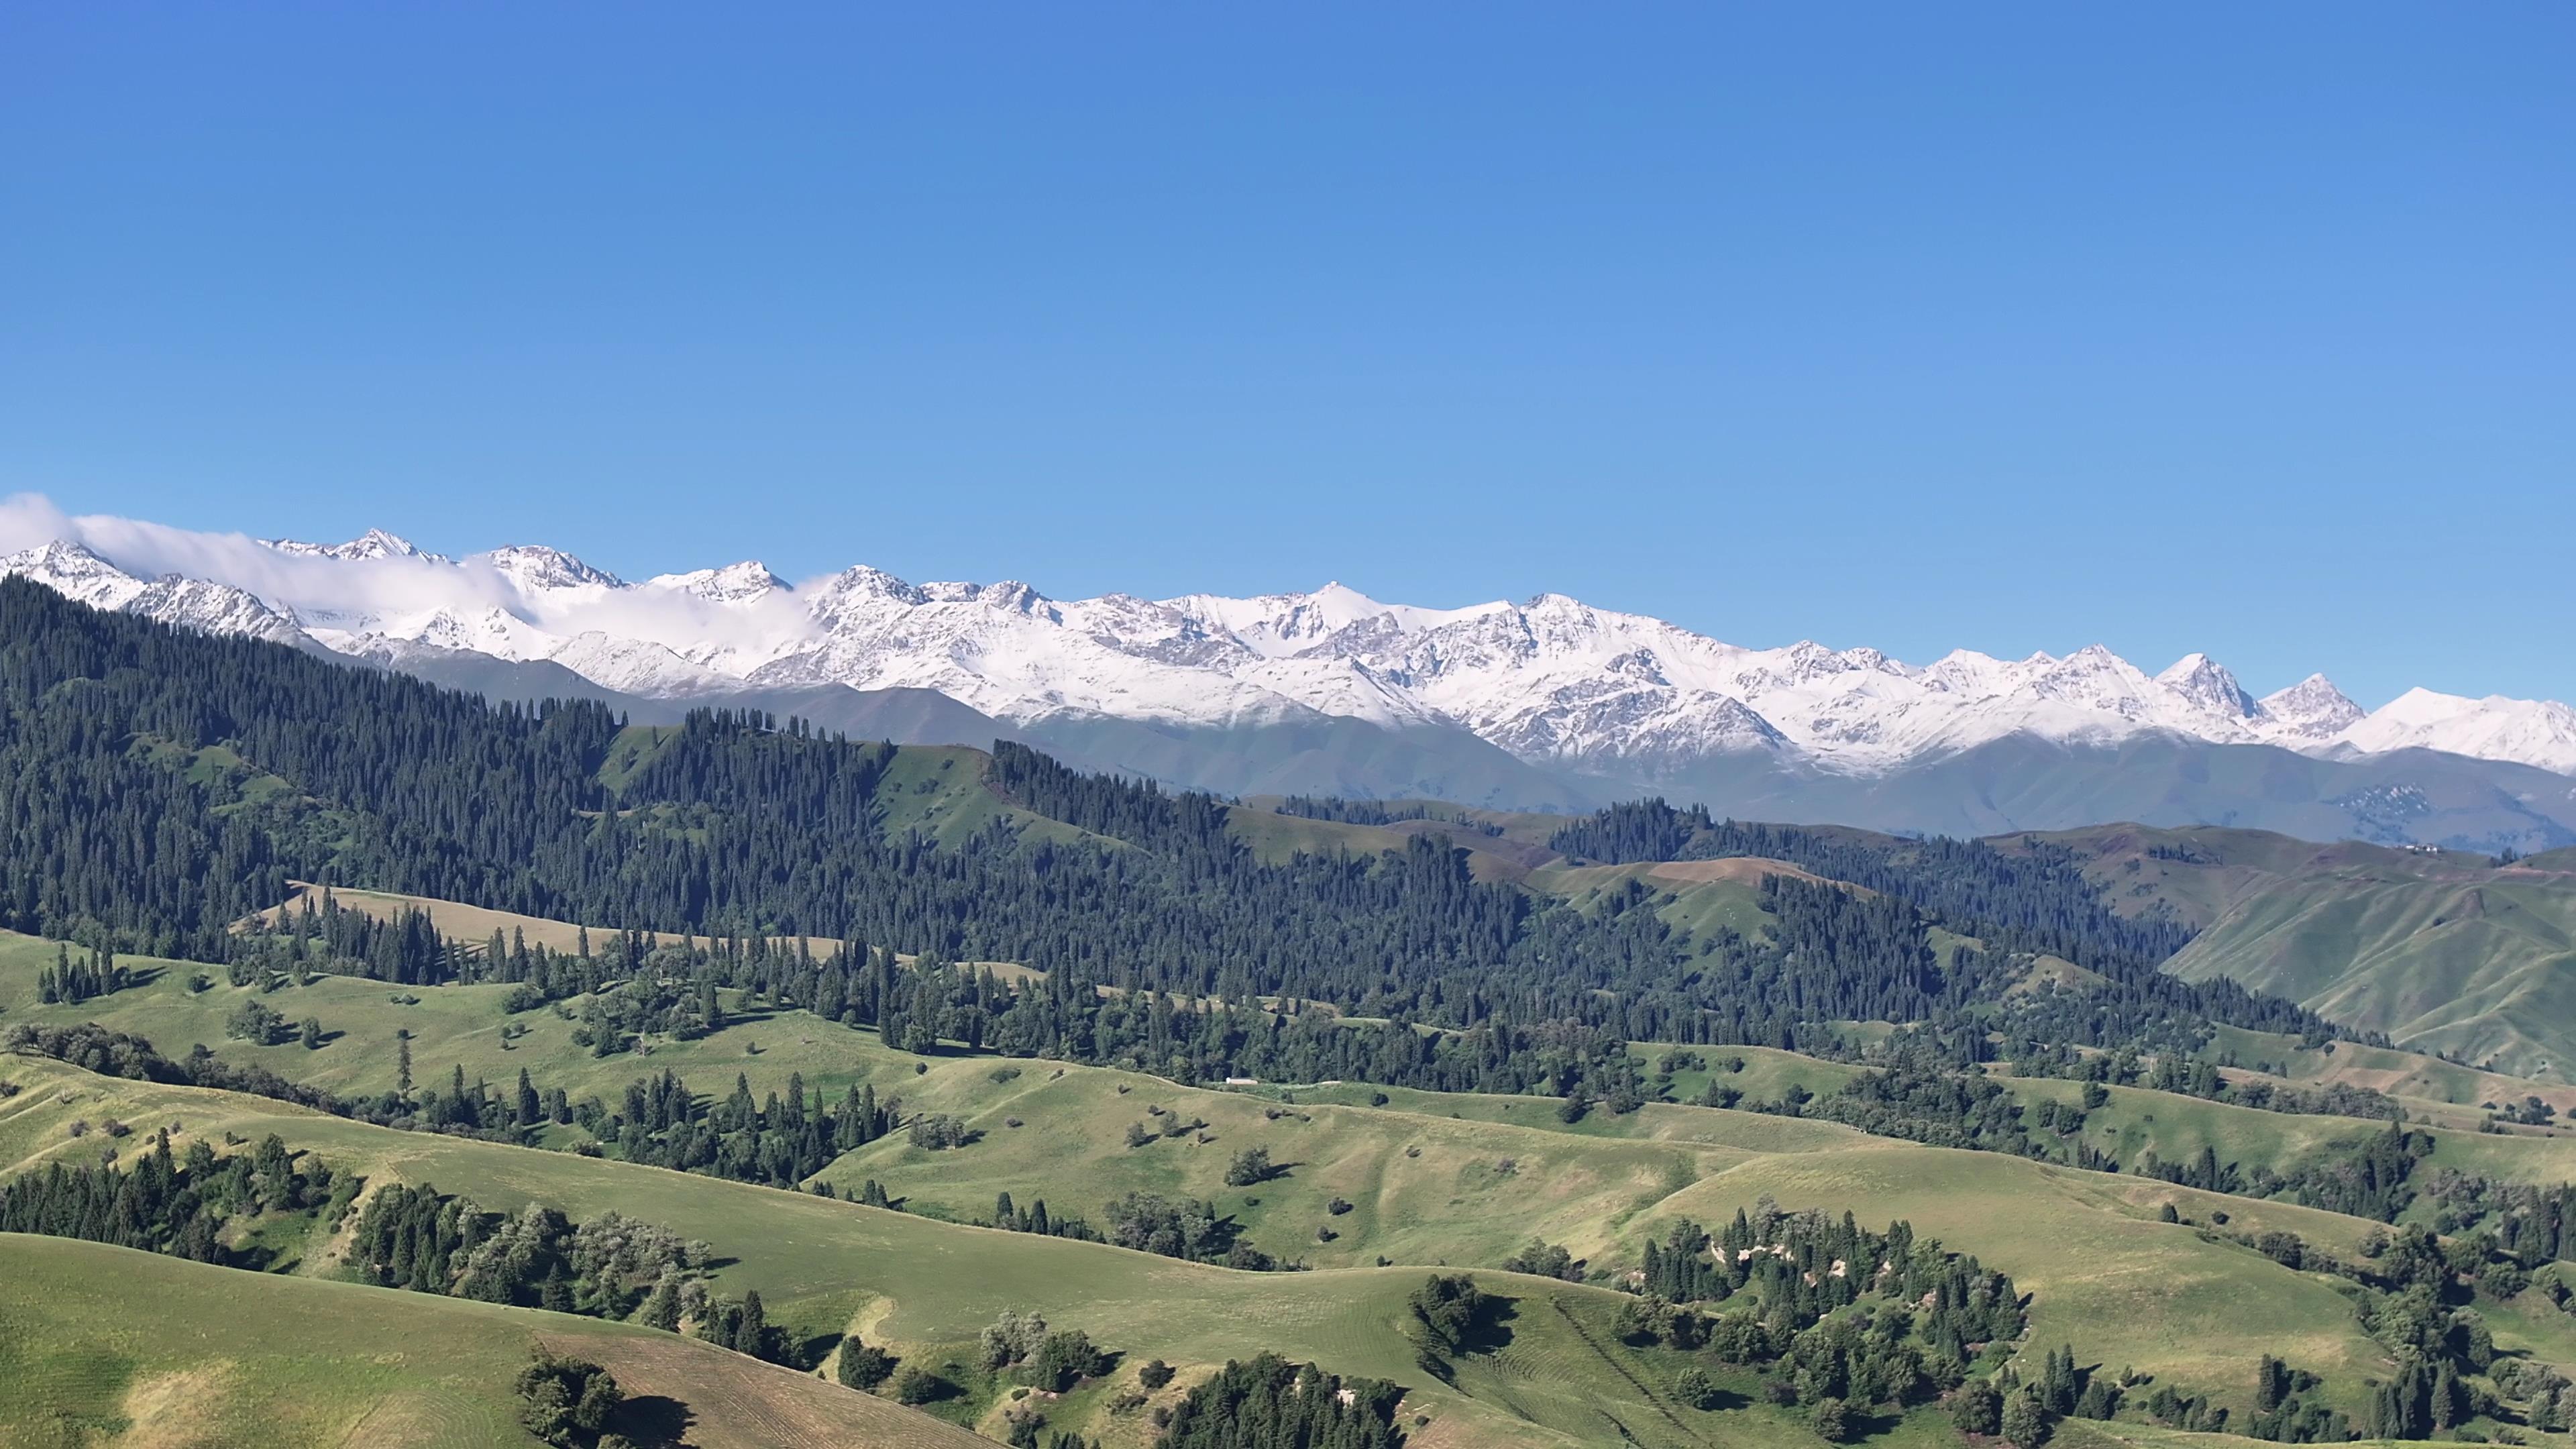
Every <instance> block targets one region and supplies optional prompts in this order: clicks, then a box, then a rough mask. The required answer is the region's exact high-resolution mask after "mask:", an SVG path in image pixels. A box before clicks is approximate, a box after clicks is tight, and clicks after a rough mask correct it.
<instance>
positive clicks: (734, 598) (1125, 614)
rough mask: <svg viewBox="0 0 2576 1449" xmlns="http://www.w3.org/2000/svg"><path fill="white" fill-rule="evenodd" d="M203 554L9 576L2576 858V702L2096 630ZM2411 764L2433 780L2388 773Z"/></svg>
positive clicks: (1279, 756) (1305, 744) (814, 689)
mask: <svg viewBox="0 0 2576 1449" xmlns="http://www.w3.org/2000/svg"><path fill="white" fill-rule="evenodd" d="M199 553H200V554H201V555H202V557H201V558H193V559H192V560H191V563H192V566H191V567H190V568H189V569H187V570H185V571H184V572H183V573H180V574H173V575H166V576H163V577H158V578H153V577H148V576H146V575H145V574H144V573H142V572H140V571H131V570H128V569H126V568H123V567H121V566H120V565H119V563H118V562H117V561H114V560H111V559H108V558H106V557H103V556H101V555H100V554H99V553H97V552H94V551H93V550H91V549H89V548H86V547H83V546H82V545H80V544H78V543H75V542H69V541H59V542H56V543H53V544H50V545H48V546H46V547H43V548H39V549H33V550H29V551H27V552H24V553H20V554H16V555H13V556H10V557H8V558H6V559H0V571H5V572H12V573H25V574H28V575H30V576H32V577H35V578H38V579H40V580H42V581H44V582H47V583H49V584H52V585H54V586H55V587H57V588H59V589H61V590H63V591H64V592H65V593H67V594H69V595H71V596H73V597H75V598H80V599H83V600H85V601H88V602H91V603H95V604H98V605H100V606H101V607H107V608H121V609H128V610H132V611H134V612H138V613H146V614H149V615H151V616H152V617H154V618H158V619H164V620H167V621H169V622H172V623H177V624H182V625H186V626H189V627H194V628H202V629H212V630H219V631H223V632H230V633H246V634H257V635H260V636H262V637H268V638H276V639H282V640H286V641H288V642H298V643H307V644H310V645H318V646H321V647H326V648H329V649H332V650H336V651H339V652H342V653H346V654H352V655H357V656H360V657H364V658H369V659H373V660H376V661H378V662H381V663H386V664H389V665H392V666H393V667H397V668H408V669H414V670H416V671H417V672H421V673H424V674H430V675H433V676H435V677H441V678H444V679H448V680H450V681H451V682H459V683H462V682H466V681H467V680H468V679H469V678H472V677H475V676H476V671H475V670H474V669H472V668H470V667H468V666H467V665H466V664H465V663H464V661H465V660H467V659H471V658H480V659H484V660H488V661H492V662H493V663H494V664H496V665H511V666H535V665H547V666H552V668H548V669H521V670H517V671H513V670H508V669H502V670H498V671H490V670H487V671H483V673H482V676H481V677H482V678H484V679H485V680H486V681H487V682H486V683H484V684H481V685H478V686H477V687H482V688H485V689H486V692H498V693H526V692H531V691H533V689H534V688H535V687H537V686H538V685H539V684H540V683H542V682H547V681H551V682H555V683H560V682H561V681H562V678H563V676H561V675H558V674H556V673H555V672H554V671H555V669H560V670H562V671H567V672H568V673H569V675H571V676H574V677H577V678H578V679H580V680H582V681H587V682H588V683H589V684H590V685H592V686H595V687H596V688H598V689H600V690H603V691H607V692H610V693H614V694H617V695H621V696H626V697H630V698H632V699H635V700H638V701H657V702H659V703H660V704H661V705H662V706H664V707H685V705H686V704H687V703H689V702H693V701H713V700H725V701H738V700H744V699H749V698H754V697H758V698H794V699H798V700H802V701H804V703H805V704H806V705H807V706H808V707H809V708H810V710H811V712H814V713H816V714H818V715H822V714H832V713H838V714H843V715H848V716H851V717H852V718H853V721H854V722H855V719H856V718H859V717H865V718H890V717H892V716H889V715H888V714H887V712H886V711H887V709H888V706H885V705H884V704H883V703H882V702H880V703H878V704H875V705H871V706H868V707H865V708H862V707H858V706H853V705H850V704H848V699H849V697H851V696H854V695H869V696H873V695H881V694H884V692H887V691H911V692H915V693H914V694H912V695H910V696H904V697H909V698H913V699H914V700H915V701H916V704H915V705H914V706H912V707H908V708H906V709H903V710H898V711H895V715H899V716H900V717H901V719H902V720H903V722H904V723H905V725H906V727H907V732H908V733H912V734H914V736H915V737H916V738H919V737H920V733H919V732H920V731H925V730H927V731H932V732H937V731H942V730H953V731H956V732H958V733H960V734H961V735H963V734H964V732H965V731H968V730H973V731H977V732H978V737H977V738H976V739H975V740H974V742H981V740H988V739H989V738H991V736H992V733H995V732H998V733H1009V734H1014V735H1016V736H1018V737H1021V738H1026V739H1029V740H1032V741H1033V742H1038V743H1042V744H1045V745H1047V746H1048V747H1050V748H1054V749H1058V750H1060V751H1061V752H1063V753H1065V754H1067V755H1069V756H1071V757H1073V758H1076V759H1079V760H1081V761H1083V762H1085V763H1089V764H1093V765H1102V766H1109V767H1115V768H1122V769H1128V770H1133V771H1137V772H1140V773H1146V774H1151V775H1154V776H1157V777H1159V778H1164V779H1169V780H1174V781H1176V782H1180V783H1186V784H1191V785H1198V786H1204V787H1208V788H1215V789H1220V790H1230V791H1243V792H1248V791H1254V790H1311V789H1329V790H1334V791H1338V792H1342V793H1375V794H1412V793H1429V794H1439V795H1444V796H1447V797H1449V798H1455V799H1466V800H1472V801H1480V802H1484V803H1493V804H1510V805H1534V806H1564V805H1580V804H1585V803H1588V802H1591V801H1595V800H1600V799H1607V798H1613V797H1616V796H1619V795H1623V794H1633V793H1636V792H1637V791H1639V790H1644V789H1663V790H1666V791H1668V792H1672V793H1677V794H1685V795H1689V796H1691V797H1692V798H1698V799H1703V800H1706V801H1707V802H1708V803H1710V804H1711V805H1712V806H1723V807H1728V808H1733V807H1734V806H1736V805H1738V804H1743V805H1746V806H1748V807H1749V806H1751V805H1753V804H1755V803H1757V802H1767V803H1768V804H1769V805H1770V806H1772V807H1773V808H1768V809H1764V810H1763V811H1761V813H1765V814H1771V815H1775V816H1791V817H1796V818H1835V819H1846V820H1849V821H1851V823H1855V824H1872V825H1879V826H1883V827H1894V828H1973V829H1980V830H1993V829H2021V828H2037V827H2040V826H2046V825H2067V824H2075V823H2081V822H2086V821H2091V820H2097V819H2105V818H2112V817H2113V816H2114V815H2115V814H2119V815H2131V816H2135V817H2137V818H2141V819H2160V820H2167V821H2176V820H2185V819H2188V820H2190V821H2209V822H2212V823H2218V822H2221V821H2225V820H2233V821H2234V823H2239V824H2263V825H2267V826H2270V827H2272V828H2279V829H2285V830H2293V831H2296V832H2298V833H2302V834H2310V835H2314V834H2318V833H2320V832H2323V833H2328V834H2360V835H2364V836H2368V837H2371V838H2381V839H2391V840H2409V839H2418V838H2438V839H2457V840H2464V841H2465V840H2476V841H2485V840H2487V839H2490V838H2492V839H2493V840H2494V841H2496V842H2498V843H2513V844H2517V845H2519V846H2522V847H2523V848H2534V847H2541V846H2547V845H2555V844H2562V843H2566V842H2567V841H2570V840H2576V830H2571V828H2570V827H2571V826H2576V795H2571V792H2576V780H2571V779H2570V778H2569V777H2570V776H2576V711H2571V710H2569V709H2568V707H2567V706H2565V705H2562V704H2556V703H2550V702H2535V701H2527V700H2508V699H2503V698H2488V699H2483V700H2471V699H2462V698H2457V697H2453V696H2448V695H2437V694H2432V693H2430V692H2428V691H2423V690H2417V691H2413V692H2411V693H2409V694H2407V695H2405V696H2403V697H2401V698H2400V699H2398V700H2397V701H2395V702H2393V703H2391V704H2390V705H2388V706H2386V707H2385V708H2383V709H2380V710H2378V711H2375V712H2369V713H2365V712H2364V711H2363V710H2362V709H2361V708H2360V707H2359V706H2357V705H2355V704H2354V703H2353V701H2351V700H2350V699H2348V698H2346V697H2345V696H2344V695H2343V693H2342V692H2341V691H2339V690H2337V689H2336V688H2335V687H2334V686H2333V685H2332V684H2331V683H2330V682H2328V681H2327V680H2326V679H2324V678H2323V677H2322V676H2312V677H2310V678H2309V679H2307V680H2305V681H2303V682H2302V683H2300V684H2297V685H2294V686H2292V687H2290V688H2289V689H2285V690H2282V691H2280V692H2278V693H2276V694H2273V695H2270V696H2267V697H2265V698H2262V699H2256V698H2253V697H2252V696H2251V695H2250V694H2249V693H2248V692H2247V691H2246V690H2245V689H2244V687H2243V686H2242V685H2241V684H2239V683H2238V681H2237V680H2236V678H2235V676H2234V675H2233V674H2231V673H2229V672H2228V670H2227V669H2226V668H2225V667H2224V666H2222V665H2220V664H2218V663H2217V662H2215V661H2213V660H2211V659H2209V658H2208V657H2207V656H2205V655H2201V654H2192V655H2187V656H2185V657H2184V658H2183V659H2181V660H2179V661H2177V662H2176V663H2175V664H2173V665H2172V666H2171V667H2170V668H2167V669H2165V670H2163V671H2162V672H2160V673H2157V674H2153V675H2150V674H2148V673H2147V672H2145V671H2144V670H2141V669H2139V668H2138V667H2137V666H2135V665H2133V664H2131V663H2129V662H2128V661H2126V660H2124V659H2121V658H2120V657H2119V656H2117V655H2115V654H2113V653H2111V652H2110V651H2109V650H2108V649H2105V648H2102V647H2101V646H2099V645H2094V646H2090V647H2087V648H2084V649H2080V650H2077V651H2076V652H2075V653H2073V654H2070V655H2067V656H2065V657H2063V658H2058V657H2053V656H2050V655H2047V654H2034V655H2032V656H2030V657H2029V658H2027V659H2018V660H2004V659H1995V658H1991V657H1989V656H1986V655H1983V654H1977V653H1973V652H1969V651H1964V650H1962V651H1958V652H1954V653H1952V654H1949V655H1946V656H1944V657H1942V658H1940V659H1938V660H1935V661H1933V662H1932V663H1930V664H1927V665H1920V666H1918V665H1912V664H1907V663H1903V662H1901V661H1898V660H1895V659H1891V658H1889V657H1888V656H1886V655H1885V654H1882V653H1880V652H1878V651H1877V650H1874V649H1865V648H1863V649H1840V650H1836V649H1828V648H1826V647H1824V646H1822V645H1819V644H1815V643H1810V642H1800V643H1797V644H1792V645H1789V646H1786V647H1783V648H1774V649H1749V648H1744V647H1740V646H1737V645H1733V644H1727V643H1724V642H1721V641H1719V640H1716V639H1711V638H1708V637H1706V636H1704V635H1700V634H1695V633H1692V632H1690V631H1689V630H1686V629H1682V628H1679V627H1677V626H1675V625H1672V624H1668V623H1665V622H1663V621H1661V620H1658V619H1652V618H1647V617H1644V616H1641V615H1635V614H1622V613H1617V612H1613V611H1610V610H1605V609H1597V608H1594V607H1592V606H1590V605H1587V604H1584V603H1582V602H1580V601H1578V600H1575V599H1571V598H1567V597H1565V596H1563V595H1559V594H1542V595H1539V596H1538V597H1536V598H1533V599H1531V600H1528V601H1527V602H1525V603H1519V604H1512V603H1502V602H1497V603H1490V604H1479V605H1474V606H1471V607H1468V608H1463V609H1425V608H1415V607H1410V606H1406V605H1398V604H1382V603H1379V602H1377V601H1376V600H1373V599H1370V598H1368V597H1367V596H1365V595H1363V594H1360V593H1358V592H1356V591H1354V590H1352V589H1348V588H1345V587H1343V586H1341V585H1339V584H1327V585H1325V586H1324V587H1323V588H1321V589H1318V590H1316V591H1314V592H1312V593H1304V594H1279V595H1268V596H1263V597H1258V598H1226V597H1220V596H1213V595H1191V596H1187V597H1183V598H1176V599H1165V600H1151V599H1143V598H1137V597H1134V596H1130V595H1124V594H1110V595H1105V596H1103V597H1100V598H1095V599H1079V600H1057V599H1051V598H1049V597H1047V596H1046V595H1044V594H1041V593H1039V592H1038V591H1037V590H1035V589H1033V588H1031V587H1029V586H1028V585H1026V584H1022V583H1017V582H1001V583H993V584H970V583H928V584H914V583H910V582H907V581H905V580H902V579H899V578H896V577H894V576H892V575H890V574H886V573H883V572H881V571H879V570H876V569H872V568H867V567H854V568H850V569H847V570H844V571H843V572H841V573H838V574H833V575H830V576H828V577H825V578H821V579H816V580H812V581H809V582H806V583H804V584H801V585H800V584H790V583H789V582H788V581H786V580H784V579H782V578H780V577H778V575H777V574H775V573H774V572H772V571H771V570H770V569H768V568H767V567H765V566H764V565H761V564H759V563H756V562H742V563H735V564H730V565H726V566H723V567H720V568H711V569H702V570H698V571H694V572H689V573H680V574H669V575H664V576H662V577H659V578H654V579H649V580H646V581H644V582H641V583H628V582H625V581H623V580H621V579H619V578H617V577H616V576H614V575H612V574H610V573H608V572H606V571H604V570H601V569H597V568H594V567H592V566H590V565H588V564H586V563H584V562H582V561H581V560H580V559H578V558H576V557H574V556H572V555H570V554H567V553H564V552H561V551H559V550H556V549H552V548H545V547H539V546H524V547H514V548H506V549H499V550H495V551H493V552H491V553H487V554H480V555H476V556H473V557H470V558H465V559H458V560H450V559H445V558H442V557H439V556H437V555H434V554H425V553H423V552H421V551H420V550H418V549H416V548H414V547H413V546H412V545H411V544H409V543H407V542H405V541H404V540H402V539H400V538H396V537H394V536H393V535H390V534H386V533H383V532H370V533H368V534H366V535H365V536H363V537H361V538H358V539H356V540H353V541H351V542H349V543H345V544H339V545H331V546H324V545H318V544H310V543H302V542H297V541H293V540H273V541H269V542H267V543H265V544H261V545H250V544H247V543H246V542H245V541H243V540H238V539H232V540H216V541H209V543H208V545H207V546H206V547H205V548H203V549H202V550H199ZM931 696H937V697H939V698H940V699H942V700H944V701H945V702H947V703H946V704H945V705H941V706H931V705H928V704H927V703H926V701H927V699H928V698H929V697H931ZM895 697H898V696H894V695H887V696H886V698H889V699H891V698H895ZM952 706H953V707H952ZM2391 761H2395V762H2398V763H2399V766H2400V768H2399V771H2398V774H2399V775H2400V776H2402V777H2403V778H2394V777H2391V776H2390V773H2389V771H2388V770H2387V769H2385V768H2378V766H2380V765H2385V764H2387V763H2388V762H2391ZM2408 762H2411V763H2408ZM2436 762H2438V763H2436ZM2419 777H2420V778H2419ZM2437 777H2438V778H2437ZM2472 796H2474V797H2475V803H2474V804H2472V803H2470V801H2471V797H2472ZM2499 800H2501V801H2504V802H2508V803H2507V804H2506V805H2499V804H2497V803H2496V802H2497V801H2499ZM2114 801H2128V802H2133V803H2135V804H2136V805H2138V806H2139V807H2140V808H2137V809H2131V810H2126V811H2115V810H2112V809H2110V808H2109V807H2110V806H2111V804H2112V802H2114ZM2436 801H2445V802H2448V803H2441V804H2437V803H2433V802H2436ZM1802 802H1803V803H1802ZM2464 812H2465V813H2464ZM2473 821H2474V822H2475V823H2474V824H2473V823H2472V822H2473ZM2446 826H2447V827H2456V828H2452V829H2450V833H2448V834H2432V835H2428V834H2426V832H2428V831H2441V830H2443V829H2445V828H2446Z"/></svg>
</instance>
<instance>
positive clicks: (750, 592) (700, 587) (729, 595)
mask: <svg viewBox="0 0 2576 1449" xmlns="http://www.w3.org/2000/svg"><path fill="white" fill-rule="evenodd" d="M645 582H646V586H647V587H649V588H656V589H667V590H669V591H671V592H673V593H680V594H689V595H693V596H695V597H697V598H701V599H705V600H707V601H708V602H710V603H716V604H744V603H749V602H751V601H752V600H754V599H759V598H765V597H767V596H768V595H770V594H774V593H778V592H781V591H783V590H786V589H788V587H789V585H788V583H787V581H786V580H785V579H782V578H780V577H779V576H778V575H776V574H774V573H771V572H770V571H769V565H767V564H765V563H762V562H760V561H759V560H757V559H745V560H743V561H742V562H741V563H731V564H726V565H725V566H724V567H723V568H720V569H693V570H691V571H690V572H688V573H683V574H659V575H656V576H655V577H653V578H651V579H648V580H646V581H645Z"/></svg>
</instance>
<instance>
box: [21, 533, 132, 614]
mask: <svg viewBox="0 0 2576 1449" xmlns="http://www.w3.org/2000/svg"><path fill="white" fill-rule="evenodd" d="M0 575H21V576H24V577H26V578H31V579H34V580H35V581H36V582H38V583H40V584H43V585H45V586H46V587H47V588H50V589H52V590H53V591H54V592H56V593H58V594H61V595H62V596H63V597H64V598H67V599H75V600H78V601H79V602H81V603H84V604H87V605H89V606H90V607H91V608H93V609H122V608H124V607H125V606H126V604H128V603H129V602H131V601H132V600H133V599H134V598H135V596H137V595H139V594H141V593H142V592H143V581H142V580H141V579H138V578H135V577H134V576H133V575H131V574H128V573H126V572H125V571H124V570H123V569H120V568H118V567H117V566H116V565H114V564H112V563H109V562H108V561H107V560H105V559H103V558H100V557H99V556H98V555H97V554H95V553H92V552H90V551H89V549H88V548H87V547H85V546H83V545H81V544H77V543H73V542H71V541H70V540H68V539H60V538H58V539H55V540H54V541H53V542H51V543H48V544H45V545H43V546H42V547H38V548H31V549H27V550H24V551H23V552H19V553H13V554H11V555H9V556H8V557H7V558H0Z"/></svg>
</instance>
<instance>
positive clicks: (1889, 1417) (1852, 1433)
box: [1843, 1406, 1905, 1443]
mask: <svg viewBox="0 0 2576 1449" xmlns="http://www.w3.org/2000/svg"><path fill="white" fill-rule="evenodd" d="M1904 1422H1905V1414H1904V1412H1903V1411H1902V1410H1900V1411H1898V1412H1896V1413H1893V1414H1871V1413H1863V1412H1861V1411H1860V1410H1858V1409H1855V1408H1851V1407H1849V1406H1845V1408H1844V1409H1843V1442H1845V1443H1855V1442H1858V1441H1861V1440H1866V1439H1875V1438H1877V1437H1878V1436H1879V1435H1881V1434H1890V1433H1894V1432H1895V1431H1896V1429H1897V1427H1898V1426H1899V1425H1901V1424H1903V1423H1904Z"/></svg>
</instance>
